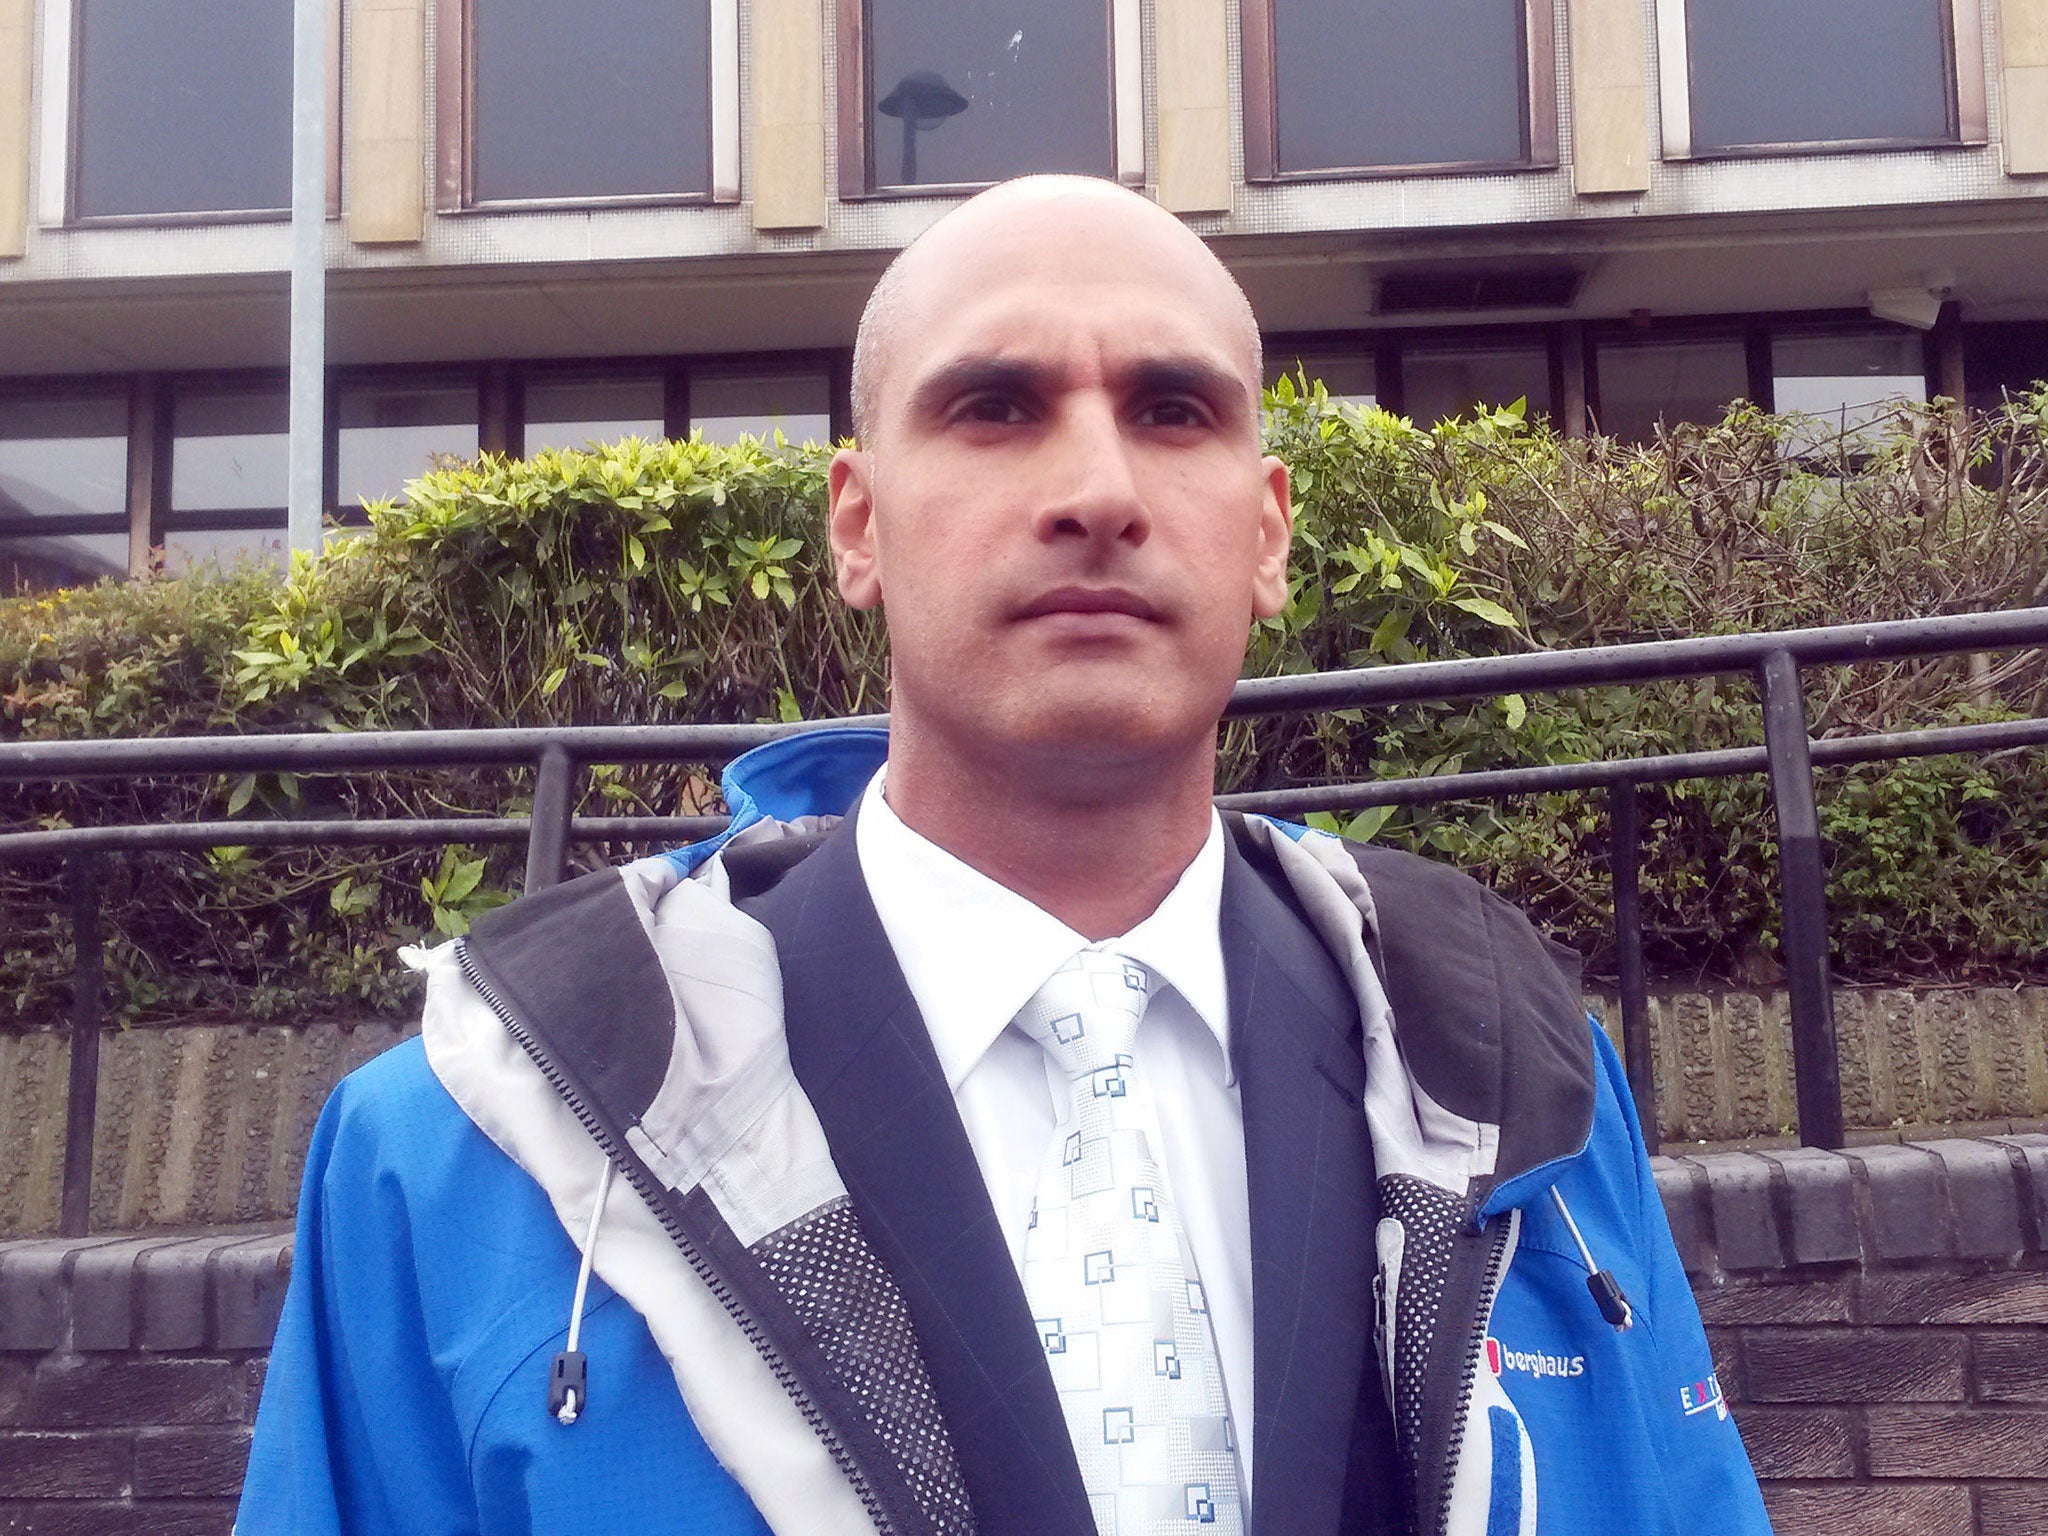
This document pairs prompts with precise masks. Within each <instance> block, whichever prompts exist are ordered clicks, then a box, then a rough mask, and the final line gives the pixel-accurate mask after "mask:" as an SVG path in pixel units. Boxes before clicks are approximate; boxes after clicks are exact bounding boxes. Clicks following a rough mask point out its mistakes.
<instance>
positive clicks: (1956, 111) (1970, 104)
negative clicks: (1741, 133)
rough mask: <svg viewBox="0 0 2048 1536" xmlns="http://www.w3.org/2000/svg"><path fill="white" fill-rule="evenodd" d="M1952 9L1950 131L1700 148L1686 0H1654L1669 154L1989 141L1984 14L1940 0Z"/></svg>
mask: <svg viewBox="0 0 2048 1536" xmlns="http://www.w3.org/2000/svg"><path fill="white" fill-rule="evenodd" d="M1937 3H1938V4H1939V5H1940V6H1941V7H1942V9H1943V10H1944V11H1945V12H1946V13H1947V16H1948V26H1947V27H1946V28H1944V29H1943V31H1942V62H1943V64H1944V65H1945V66H1946V68H1945V71H1944V79H1943V82H1942V83H1943V87H1944V89H1945V91H1946V92H1947V96H1948V120H1949V127H1950V135H1949V136H1948V137H1946V138H1938V139H1924V138H1875V139H1808V140H1797V141H1784V142H1759V143H1755V144H1736V145H1729V146H1726V147H1715V148H1705V149H1701V148H1695V147H1694V145H1693V142H1692V58H1691V51H1690V46H1689V44H1688V41H1687V34H1686V5H1687V0H1656V5H1657V105H1658V117H1659V119H1660V120H1661V123H1662V131H1663V141H1664V142H1663V155H1662V158H1664V159H1666V160H1693V161H1708V160H1753V159H1757V158H1760V157H1763V156H1769V155H1840V154H1859V153H1868V152H1870V151H1873V150H1896V149H1958V148H1972V147H1977V146H1981V145H1984V144H1987V143H1989V142H1990V120H1989V116H1988V112H1987V108H1986V105H1985V95H1984V17H1983V13H1982V10H1981V8H1980V7H1979V5H1978V4H1977V0H1937Z"/></svg>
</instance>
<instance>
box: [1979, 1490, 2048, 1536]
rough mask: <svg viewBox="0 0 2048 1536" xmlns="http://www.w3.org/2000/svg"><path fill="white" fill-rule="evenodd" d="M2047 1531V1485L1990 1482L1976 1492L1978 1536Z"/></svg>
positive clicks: (2033, 1534) (2018, 1535) (2033, 1535)
mask: <svg viewBox="0 0 2048 1536" xmlns="http://www.w3.org/2000/svg"><path fill="white" fill-rule="evenodd" d="M2043 1531H2048V1483H1989V1484H1984V1485H1982V1486H1980V1487H1979V1488H1978V1489H1977V1536H2041V1533H2042V1532H2043Z"/></svg>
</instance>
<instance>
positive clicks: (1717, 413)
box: [1598, 336, 1749, 442]
mask: <svg viewBox="0 0 2048 1536" xmlns="http://www.w3.org/2000/svg"><path fill="white" fill-rule="evenodd" d="M1598 367H1599V379H1600V419H1599V423H1598V425H1599V429H1600V430H1601V431H1602V432H1605V433H1606V434H1607V435H1608V436H1610V437H1619V438H1626V439H1628V440H1629V441H1632V442H1648V441H1649V440H1650V439H1651V438H1652V437H1654V436H1656V433H1657V424H1658V423H1659V422H1662V423H1664V424H1665V425H1666V426H1672V425H1676V424H1677V423H1679V422H1682V421H1719V420H1720V419H1721V418H1722V417H1723V416H1724V415H1726V414H1727V411H1728V407H1729V405H1730V404H1731V403H1732V402H1733V401H1736V400H1740V399H1742V398H1744V397H1746V396H1747V395H1748V394H1749V363H1748V359H1747V356H1746V354H1745V352H1744V349H1743V345H1742V339H1741V338H1740V337H1737V336H1729V337H1714V338H1711V339H1706V340H1699V341H1651V342H1610V343H1608V344H1606V345H1604V346H1602V347H1601V348H1600V351H1599V354H1598Z"/></svg>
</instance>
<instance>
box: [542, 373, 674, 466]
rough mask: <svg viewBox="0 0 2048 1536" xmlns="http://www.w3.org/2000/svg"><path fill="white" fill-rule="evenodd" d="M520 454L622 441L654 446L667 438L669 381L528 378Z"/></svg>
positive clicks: (657, 377) (651, 378) (652, 378)
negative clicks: (640, 440)
mask: <svg viewBox="0 0 2048 1536" xmlns="http://www.w3.org/2000/svg"><path fill="white" fill-rule="evenodd" d="M524 394H525V402H526V404H525V422H526V427H525V438H524V441H523V443H522V445H521V447H522V451H523V452H525V453H527V454H529V455H531V454H536V453H539V452H541V451H542V450H543V449H547V448H591V447H596V446H599V445H602V444H605V443H615V442H617V441H618V440H619V439H620V438H622V437H643V438H646V439H647V440H648V441H650V442H653V441H657V440H659V439H660V438H661V437H663V436H664V435H665V434H666V426H667V419H668V411H667V405H666V399H667V383H666V381H665V380H664V379H663V378H662V376H661V375H660V374H658V373H655V374H647V375H644V376H641V377H638V378H630V377H629V378H594V377H588V376H576V375H560V376H555V377H548V376H545V375H543V376H534V377H529V378H528V379H527V380H526V384H525V389H524Z"/></svg>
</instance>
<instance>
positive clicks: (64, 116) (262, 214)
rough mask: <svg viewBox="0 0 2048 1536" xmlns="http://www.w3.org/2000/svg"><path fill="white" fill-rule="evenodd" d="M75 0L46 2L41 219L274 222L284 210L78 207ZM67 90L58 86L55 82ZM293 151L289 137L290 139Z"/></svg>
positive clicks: (330, 98) (334, 65) (333, 166)
mask: <svg viewBox="0 0 2048 1536" xmlns="http://www.w3.org/2000/svg"><path fill="white" fill-rule="evenodd" d="M341 4H342V0H327V217H328V218H330V219H338V218H340V217H341V129H342V123H341V54H342V31H341ZM77 5H78V0H43V4H42V7H41V14H42V23H41V24H42V34H41V38H40V43H39V51H40V55H41V57H40V61H39V68H40V76H41V78H40V82H39V84H40V89H41V97H42V99H41V102H40V104H39V105H40V121H39V122H38V123H37V125H36V127H37V134H36V138H37V165H36V223H37V224H38V225H39V226H41V227H42V228H44V229H124V228H126V229H133V228H151V229H154V228H162V227H165V226H172V227H177V226H192V225H207V224H274V223H279V222H282V221H285V220H288V219H290V218H291V216H292V210H291V205H290V204H289V203H287V204H286V205H285V206H284V207H282V208H215V209H204V208H201V209H189V210H185V211H182V212H178V211H174V212H166V213H89V214H82V213H80V212H79V211H78V162H79V155H78V134H79V129H80V127H81V118H80V107H81V104H82V93H81V91H80V85H81V83H82V82H81V79H80V68H81V60H80V58H79V49H80V45H81V42H82V37H81V34H80V31H79V28H78V27H77V25H76V21H77V16H76V11H77ZM59 81H61V82H62V89H59V90H53V89H52V88H51V87H52V84H53V83H54V82H59ZM287 149H289V139H287Z"/></svg>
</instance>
